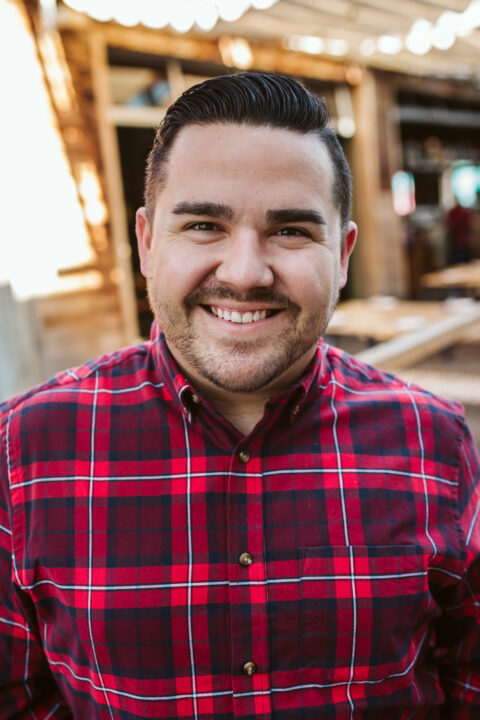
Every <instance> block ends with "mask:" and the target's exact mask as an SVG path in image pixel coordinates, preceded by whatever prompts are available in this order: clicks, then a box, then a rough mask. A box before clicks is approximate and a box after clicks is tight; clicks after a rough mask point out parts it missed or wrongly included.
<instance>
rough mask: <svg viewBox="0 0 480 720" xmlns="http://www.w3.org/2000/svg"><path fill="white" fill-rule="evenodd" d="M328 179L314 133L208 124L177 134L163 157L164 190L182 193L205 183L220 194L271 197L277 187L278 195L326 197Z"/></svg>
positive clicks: (329, 168)
mask: <svg viewBox="0 0 480 720" xmlns="http://www.w3.org/2000/svg"><path fill="white" fill-rule="evenodd" d="M333 179H334V170H333V163H332V160H331V158H330V154H329V152H328V150H327V148H326V146H325V144H324V143H323V141H322V140H321V138H320V137H319V136H318V135H317V134H316V133H313V132H309V133H300V132H296V131H293V130H287V129H284V128H275V127H269V126H263V125H262V126H252V125H237V124H230V123H225V124H224V123H211V124H205V125H189V126H187V127H184V128H182V130H181V131H180V132H179V133H178V135H177V137H176V138H175V141H174V143H173V147H172V148H171V150H170V153H169V158H168V166H167V173H166V188H168V187H170V188H171V189H173V188H174V187H175V188H177V187H180V186H181V187H182V189H183V190H184V191H188V189H193V188H194V187H196V186H198V185H199V184H200V185H203V187H204V188H205V189H206V186H208V185H209V184H211V185H213V186H214V187H216V190H217V192H221V191H222V190H227V189H233V188H234V187H235V186H237V188H238V187H240V186H245V185H247V186H248V187H250V188H251V189H253V188H258V187H259V186H262V190H263V191H265V190H266V186H270V185H272V187H273V188H274V189H275V191H277V192H278V191H279V190H280V189H281V188H282V187H283V188H284V192H288V191H290V192H292V191H294V190H296V191H297V192H299V193H302V192H303V193H304V192H306V191H307V189H308V191H310V192H312V193H318V192H322V193H325V191H326V190H328V191H329V192H330V194H331V190H332V187H333ZM219 183H220V185H219ZM245 189H246V188H245Z"/></svg>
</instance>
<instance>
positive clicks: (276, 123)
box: [145, 72, 352, 234]
mask: <svg viewBox="0 0 480 720" xmlns="http://www.w3.org/2000/svg"><path fill="white" fill-rule="evenodd" d="M328 120H329V111H328V106H327V103H326V102H325V100H324V98H319V97H317V95H314V94H313V93H312V92H310V90H308V89H307V88H306V87H304V86H303V85H302V84H301V83H299V82H297V81H296V80H293V78H290V77H286V76H283V75H271V74H264V73H253V72H246V73H238V74H235V75H223V76H220V77H215V78H210V79H209V80H205V81H204V82H202V83H199V84H198V85H193V86H192V87H190V88H188V90H186V91H185V92H184V93H183V94H182V95H180V97H179V98H178V99H177V100H175V102H174V103H173V104H172V105H170V107H169V108H168V110H167V112H166V115H165V117H164V118H163V120H162V122H161V123H160V125H159V127H158V129H157V132H156V135H155V140H154V143H153V147H152V149H151V151H150V154H149V156H148V160H147V168H146V177H145V206H146V211H147V218H148V219H149V221H150V222H151V221H152V219H153V214H154V207H155V202H156V199H157V196H158V193H159V192H160V191H161V189H162V186H163V184H164V182H165V180H166V173H167V164H168V157H169V153H170V150H171V148H172V146H173V142H174V140H175V137H176V136H177V134H178V133H179V132H180V130H181V129H182V128H184V127H186V126H188V125H207V124H210V123H233V124H238V125H252V126H262V125H265V126H267V127H274V128H284V129H286V130H293V131H295V132H300V133H303V134H306V133H309V132H313V133H315V134H317V135H318V137H319V138H320V139H321V140H322V142H323V143H324V145H325V146H326V148H327V150H328V152H329V155H330V158H331V160H332V163H333V167H334V172H335V180H334V184H333V201H334V203H335V205H336V206H337V208H338V210H339V213H340V221H341V227H342V234H344V233H345V231H346V227H347V223H348V221H349V219H350V211H351V195H352V176H351V173H350V168H349V166H348V163H347V161H346V159H345V155H344V153H343V149H342V146H341V145H340V143H339V141H338V139H337V136H336V135H335V133H334V131H333V130H332V129H331V128H329V127H327V122H328Z"/></svg>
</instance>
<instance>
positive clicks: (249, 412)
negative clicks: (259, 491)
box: [170, 345, 316, 435]
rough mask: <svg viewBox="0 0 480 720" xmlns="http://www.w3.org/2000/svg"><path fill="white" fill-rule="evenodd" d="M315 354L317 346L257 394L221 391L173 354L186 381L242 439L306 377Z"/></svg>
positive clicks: (256, 392) (221, 389) (222, 389)
mask: <svg viewBox="0 0 480 720" xmlns="http://www.w3.org/2000/svg"><path fill="white" fill-rule="evenodd" d="M315 351H316V345H315V346H314V347H313V348H311V349H310V350H309V351H308V352H307V353H305V354H304V355H302V357H301V358H299V359H298V360H297V361H296V362H295V363H294V364H293V365H291V366H290V367H289V368H287V369H286V370H285V371H284V372H283V373H282V374H281V375H280V376H279V377H278V378H276V379H275V380H273V381H272V382H271V383H269V385H266V386H265V387H263V388H260V389H259V390H257V391H255V392H251V393H241V392H232V391H230V390H226V389H225V388H220V387H218V386H217V385H215V384H214V383H212V382H211V381H210V380H207V379H206V378H205V377H204V376H203V375H201V374H200V373H199V372H198V371H197V370H196V369H195V368H194V367H193V366H192V365H191V364H190V363H189V362H188V361H187V362H185V361H184V359H183V358H179V357H178V356H177V353H175V352H172V350H170V352H171V353H172V355H173V357H174V359H175V361H176V363H177V365H178V366H179V368H180V369H181V371H182V373H183V374H184V375H185V377H187V378H188V379H189V380H190V382H191V383H192V385H193V386H194V387H195V388H196V389H197V390H198V391H199V392H200V393H201V394H202V395H203V396H204V397H205V398H207V400H209V401H210V402H211V403H212V405H213V406H214V407H215V408H216V410H217V411H218V412H219V413H220V414H221V415H223V417H224V418H225V419H226V420H228V421H229V422H230V423H231V424H232V425H233V426H234V427H235V428H237V430H239V431H240V432H241V433H242V434H243V435H248V434H249V433H250V432H251V431H252V430H253V428H254V427H255V425H256V424H257V423H258V422H259V421H260V420H261V419H262V417H263V413H264V411H265V403H266V402H267V401H268V400H269V399H270V398H272V397H274V396H275V395H279V394H280V393H281V392H283V391H285V390H287V389H288V388H289V387H290V386H291V385H292V384H293V383H294V382H295V381H296V380H298V379H299V378H300V377H301V376H302V375H303V373H304V372H305V370H306V368H307V367H308V365H309V363H310V361H311V360H312V358H313V356H314V354H315Z"/></svg>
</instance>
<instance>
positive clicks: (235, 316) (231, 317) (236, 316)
mask: <svg viewBox="0 0 480 720" xmlns="http://www.w3.org/2000/svg"><path fill="white" fill-rule="evenodd" d="M210 309H211V311H212V313H213V314H214V315H216V316H217V317H218V318H220V319H221V320H228V321H230V322H234V323H239V324H241V325H248V324H250V323H252V322H257V321H258V320H265V318H266V317H267V314H268V311H267V310H255V312H253V313H252V312H251V311H248V312H244V313H239V312H238V311H237V310H232V312H229V311H228V310H222V309H221V308H219V307H214V306H213V305H211V306H210Z"/></svg>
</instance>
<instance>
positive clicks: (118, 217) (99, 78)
mask: <svg viewBox="0 0 480 720" xmlns="http://www.w3.org/2000/svg"><path fill="white" fill-rule="evenodd" d="M90 52H91V67H92V80H93V91H94V94H95V108H96V115H97V126H98V132H99V138H100V148H101V153H102V161H103V166H104V172H105V180H106V190H107V197H108V207H109V212H110V225H111V231H112V240H113V249H114V255H115V260H116V265H117V268H118V290H119V295H120V307H121V312H122V318H123V325H124V329H125V343H132V342H135V341H136V339H138V337H139V327H138V316H137V305H136V299H135V287H134V282H133V272H132V265H131V260H130V257H131V248H130V243H129V239H128V224H127V215H126V210H125V200H124V193H123V183H122V169H121V164H120V155H119V150H118V142H117V137H116V130H115V127H114V125H113V124H112V123H111V121H110V119H109V109H110V106H111V92H110V83H109V76H108V73H109V69H108V55H107V46H106V43H105V41H104V38H103V37H102V35H101V34H99V33H94V32H92V34H91V35H90Z"/></svg>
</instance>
